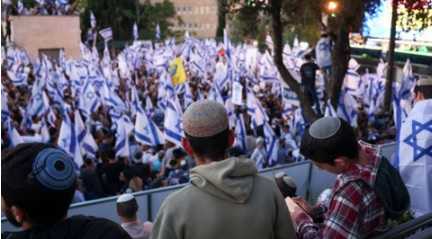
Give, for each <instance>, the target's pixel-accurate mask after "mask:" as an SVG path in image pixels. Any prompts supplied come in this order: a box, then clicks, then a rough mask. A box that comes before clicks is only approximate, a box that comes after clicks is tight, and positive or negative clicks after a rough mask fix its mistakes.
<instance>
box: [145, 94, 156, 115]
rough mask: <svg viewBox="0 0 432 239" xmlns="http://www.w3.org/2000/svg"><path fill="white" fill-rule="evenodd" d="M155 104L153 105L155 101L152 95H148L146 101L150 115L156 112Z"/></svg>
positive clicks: (147, 112) (146, 109)
mask: <svg viewBox="0 0 432 239" xmlns="http://www.w3.org/2000/svg"><path fill="white" fill-rule="evenodd" d="M154 110H155V108H154V106H153V102H152V100H151V99H150V96H146V101H145V113H146V114H147V115H149V116H152V115H153V113H154Z"/></svg>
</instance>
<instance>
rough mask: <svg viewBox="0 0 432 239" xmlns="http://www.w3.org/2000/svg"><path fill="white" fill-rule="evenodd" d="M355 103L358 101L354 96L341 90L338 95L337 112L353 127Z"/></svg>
mask: <svg viewBox="0 0 432 239" xmlns="http://www.w3.org/2000/svg"><path fill="white" fill-rule="evenodd" d="M357 105H358V103H357V101H356V99H355V98H354V96H353V95H352V94H350V93H348V92H347V91H344V90H342V92H341V95H340V97H339V107H338V109H337V114H338V116H339V117H340V118H342V119H344V120H345V121H346V122H348V123H350V124H351V126H353V127H357Z"/></svg>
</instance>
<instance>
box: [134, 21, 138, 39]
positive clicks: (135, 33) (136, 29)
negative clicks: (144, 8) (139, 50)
mask: <svg viewBox="0 0 432 239" xmlns="http://www.w3.org/2000/svg"><path fill="white" fill-rule="evenodd" d="M133 38H134V41H137V40H138V38H139V35H138V25H137V23H136V22H135V23H134V25H133Z"/></svg>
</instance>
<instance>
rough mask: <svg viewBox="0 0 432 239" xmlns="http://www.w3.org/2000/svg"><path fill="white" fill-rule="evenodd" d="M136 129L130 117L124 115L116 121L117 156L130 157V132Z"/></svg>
mask: <svg viewBox="0 0 432 239" xmlns="http://www.w3.org/2000/svg"><path fill="white" fill-rule="evenodd" d="M133 129H134V126H133V124H131V122H130V119H129V118H128V117H127V116H126V115H123V116H122V117H121V118H120V119H119V120H118V121H117V123H116V142H115V146H114V148H115V151H116V157H126V158H129V156H130V151H129V148H130V147H129V134H130V133H131V132H132V130H133Z"/></svg>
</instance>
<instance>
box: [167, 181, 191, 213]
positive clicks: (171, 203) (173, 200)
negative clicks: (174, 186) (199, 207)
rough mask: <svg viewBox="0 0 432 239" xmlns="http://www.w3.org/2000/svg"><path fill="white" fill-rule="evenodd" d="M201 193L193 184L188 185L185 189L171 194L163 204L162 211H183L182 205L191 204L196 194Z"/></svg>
mask: <svg viewBox="0 0 432 239" xmlns="http://www.w3.org/2000/svg"><path fill="white" fill-rule="evenodd" d="M197 191H199V190H198V189H196V188H195V187H194V186H193V185H192V184H190V183H189V184H186V185H185V186H184V187H183V188H181V189H179V190H177V191H175V192H173V193H171V194H170V195H168V197H167V198H165V200H164V201H163V203H162V206H161V210H168V211H174V210H175V211H177V210H181V205H185V204H187V203H191V202H192V201H193V199H195V198H196V195H195V192H197Z"/></svg>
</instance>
